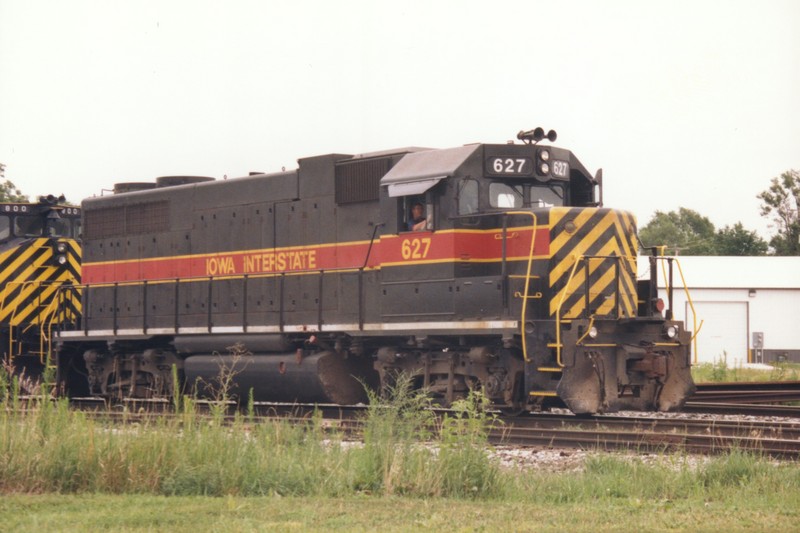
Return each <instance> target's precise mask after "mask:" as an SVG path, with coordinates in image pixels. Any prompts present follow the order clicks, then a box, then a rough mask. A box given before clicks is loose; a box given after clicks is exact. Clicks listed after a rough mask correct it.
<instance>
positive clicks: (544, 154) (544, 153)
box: [539, 150, 550, 161]
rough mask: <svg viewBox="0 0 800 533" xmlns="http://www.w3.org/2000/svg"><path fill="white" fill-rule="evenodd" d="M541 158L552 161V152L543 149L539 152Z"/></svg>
mask: <svg viewBox="0 0 800 533" xmlns="http://www.w3.org/2000/svg"><path fill="white" fill-rule="evenodd" d="M539 159H541V160H542V161H550V152H548V151H547V150H542V151H541V152H539Z"/></svg>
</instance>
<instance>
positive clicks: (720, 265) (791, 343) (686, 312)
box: [639, 256, 800, 366]
mask: <svg viewBox="0 0 800 533" xmlns="http://www.w3.org/2000/svg"><path fill="white" fill-rule="evenodd" d="M676 260H677V261H678V263H679V265H680V268H678V265H677V264H675V265H674V267H673V275H674V280H673V284H674V287H675V291H674V294H673V309H674V316H675V319H676V320H682V321H683V322H684V324H685V325H686V328H687V329H689V330H691V329H692V327H693V325H694V324H695V323H696V324H697V326H699V331H698V335H697V339H696V340H697V344H696V346H697V349H696V351H695V353H694V357H695V362H697V363H713V362H717V361H719V360H721V359H722V358H725V360H726V362H727V364H728V366H736V365H740V364H742V363H746V362H765V363H769V362H773V361H794V362H800V257H713V256H682V257H677V258H676ZM659 262H660V263H662V262H661V261H659ZM647 267H648V259H647V257H644V256H642V257H640V258H639V274H640V276H639V277H640V278H641V277H642V276H643V275H646V274H645V273H646V272H647ZM680 272H683V276H684V279H685V280H686V285H687V287H688V297H687V294H686V291H684V290H683V283H682V281H681V276H680ZM664 287H665V284H664V270H663V269H661V268H660V267H659V293H660V296H661V298H663V299H664V301H665V302H667V296H666V290H665V289H664ZM693 309H694V312H695V314H696V319H695V318H694V317H693ZM701 324H702V325H701ZM759 334H760V335H759ZM759 338H760V339H761V346H759Z"/></svg>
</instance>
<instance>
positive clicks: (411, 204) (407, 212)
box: [400, 196, 433, 231]
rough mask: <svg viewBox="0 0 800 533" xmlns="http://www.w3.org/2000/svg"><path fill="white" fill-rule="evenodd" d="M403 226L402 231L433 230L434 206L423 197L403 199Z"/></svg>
mask: <svg viewBox="0 0 800 533" xmlns="http://www.w3.org/2000/svg"><path fill="white" fill-rule="evenodd" d="M403 213H404V219H403V224H401V226H400V231H431V230H433V204H432V203H430V202H427V201H426V200H425V197H423V196H406V197H404V198H403Z"/></svg>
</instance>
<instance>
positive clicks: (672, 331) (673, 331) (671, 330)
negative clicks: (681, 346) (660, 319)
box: [664, 326, 678, 339]
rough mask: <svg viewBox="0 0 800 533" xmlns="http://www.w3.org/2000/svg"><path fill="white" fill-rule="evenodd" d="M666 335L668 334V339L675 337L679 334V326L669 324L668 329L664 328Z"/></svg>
mask: <svg viewBox="0 0 800 533" xmlns="http://www.w3.org/2000/svg"><path fill="white" fill-rule="evenodd" d="M664 335H666V336H667V338H668V339H674V338H675V337H677V336H678V327H677V326H667V329H665V330H664Z"/></svg>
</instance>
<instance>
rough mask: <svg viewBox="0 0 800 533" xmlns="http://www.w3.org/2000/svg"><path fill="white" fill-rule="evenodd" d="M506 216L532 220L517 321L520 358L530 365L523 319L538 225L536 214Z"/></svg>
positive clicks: (524, 212) (514, 213) (522, 212)
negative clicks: (520, 348) (524, 217)
mask: <svg viewBox="0 0 800 533" xmlns="http://www.w3.org/2000/svg"><path fill="white" fill-rule="evenodd" d="M506 214H507V215H527V216H530V217H531V218H532V219H533V228H532V229H531V247H530V250H529V252H528V268H527V271H526V272H525V290H524V292H523V294H522V316H521V318H520V321H519V334H520V336H521V337H522V358H523V359H524V360H525V362H526V363H530V359H529V358H528V342H527V340H526V339H525V317H526V316H527V311H528V289H529V288H530V283H531V268H532V266H533V250H534V244H535V243H536V228H537V226H538V224H539V223H538V220H537V218H536V214H535V213H531V212H530V211H508V212H507V213H506Z"/></svg>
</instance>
